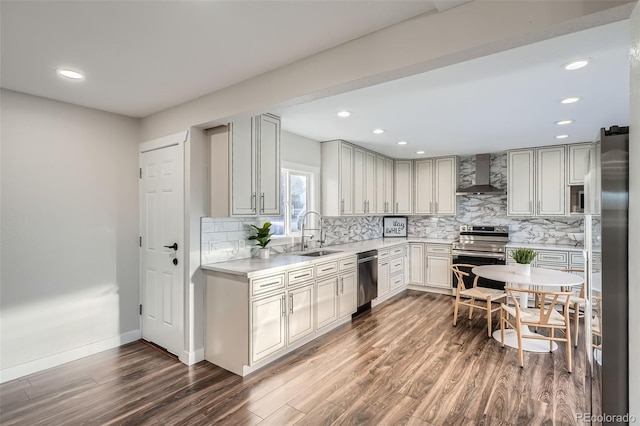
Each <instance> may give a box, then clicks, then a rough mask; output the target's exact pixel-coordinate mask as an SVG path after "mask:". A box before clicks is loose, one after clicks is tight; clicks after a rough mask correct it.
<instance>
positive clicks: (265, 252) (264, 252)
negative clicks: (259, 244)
mask: <svg viewBox="0 0 640 426" xmlns="http://www.w3.org/2000/svg"><path fill="white" fill-rule="evenodd" d="M258 257H259V258H260V259H268V258H269V249H268V248H261V249H258Z"/></svg>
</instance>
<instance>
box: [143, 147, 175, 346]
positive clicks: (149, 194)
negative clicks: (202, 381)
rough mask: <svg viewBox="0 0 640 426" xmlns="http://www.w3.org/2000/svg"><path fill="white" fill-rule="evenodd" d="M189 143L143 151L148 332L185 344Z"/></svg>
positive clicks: (155, 338)
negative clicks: (185, 150) (186, 153)
mask: <svg viewBox="0 0 640 426" xmlns="http://www.w3.org/2000/svg"><path fill="white" fill-rule="evenodd" d="M182 149H183V145H172V146H167V147H163V148H159V149H154V150H150V151H146V152H141V153H140V169H141V176H140V233H141V237H142V239H141V246H140V285H141V293H142V294H141V301H142V314H141V315H142V324H141V327H142V338H143V339H145V340H147V341H150V342H153V343H155V344H157V345H159V346H162V347H163V348H165V349H167V350H168V351H169V352H171V353H174V354H176V355H178V354H180V352H181V350H182V348H183V346H184V345H183V330H184V326H183V323H184V320H183V306H184V305H183V300H184V283H183V280H184V273H183V271H184V265H183V260H184V241H183V234H184V233H183V226H184V224H183V212H184V197H183V187H184V173H183V154H182Z"/></svg>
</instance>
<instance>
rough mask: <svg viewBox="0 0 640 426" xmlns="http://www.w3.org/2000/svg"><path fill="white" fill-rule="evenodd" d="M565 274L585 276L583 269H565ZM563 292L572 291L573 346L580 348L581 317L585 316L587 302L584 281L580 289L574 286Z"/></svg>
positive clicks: (570, 300)
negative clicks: (579, 330)
mask: <svg viewBox="0 0 640 426" xmlns="http://www.w3.org/2000/svg"><path fill="white" fill-rule="evenodd" d="M562 271H563V272H569V273H571V274H583V275H584V270H583V269H563V270H562ZM563 291H570V292H571V293H572V294H571V297H570V298H569V309H571V313H572V314H573V340H574V342H573V346H575V347H576V348H577V347H578V329H579V327H580V317H581V316H583V313H584V306H585V303H586V301H587V299H585V296H584V281H583V282H582V284H580V287H579V288H578V287H577V286H572V287H565V288H564V289H563Z"/></svg>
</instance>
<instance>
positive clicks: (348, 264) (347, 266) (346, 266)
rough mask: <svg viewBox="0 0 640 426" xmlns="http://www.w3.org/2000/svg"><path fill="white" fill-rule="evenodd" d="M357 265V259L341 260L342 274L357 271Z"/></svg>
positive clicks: (339, 263)
mask: <svg viewBox="0 0 640 426" xmlns="http://www.w3.org/2000/svg"><path fill="white" fill-rule="evenodd" d="M356 264H357V259H356V258H355V257H348V258H346V259H340V260H339V261H338V266H339V268H340V272H344V271H349V270H351V269H355V267H356Z"/></svg>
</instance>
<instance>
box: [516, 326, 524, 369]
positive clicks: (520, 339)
mask: <svg viewBox="0 0 640 426" xmlns="http://www.w3.org/2000/svg"><path fill="white" fill-rule="evenodd" d="M516 334H517V335H518V360H519V361H520V367H522V368H524V355H523V354H522V329H521V325H520V321H517V320H516Z"/></svg>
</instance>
